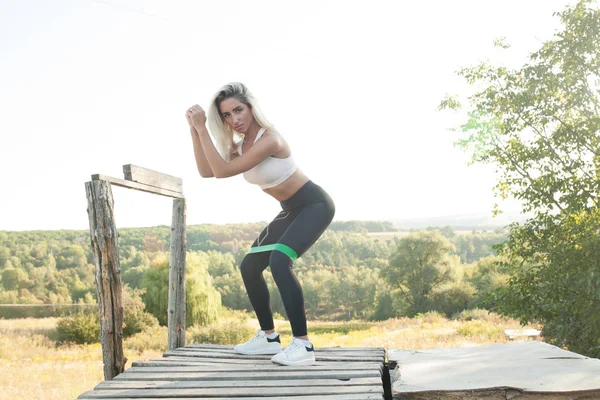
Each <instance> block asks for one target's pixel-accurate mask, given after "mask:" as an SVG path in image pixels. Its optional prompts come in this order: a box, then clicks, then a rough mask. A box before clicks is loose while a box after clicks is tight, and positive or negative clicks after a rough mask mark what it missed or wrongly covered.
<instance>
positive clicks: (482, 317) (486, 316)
mask: <svg viewBox="0 0 600 400" xmlns="http://www.w3.org/2000/svg"><path fill="white" fill-rule="evenodd" d="M452 318H453V319H456V320H459V321H472V320H479V321H488V322H497V321H499V320H501V319H502V317H500V316H499V315H498V314H496V313H493V312H491V311H488V310H484V309H481V308H474V309H472V310H463V311H461V312H460V313H457V314H454V315H453V317H452Z"/></svg>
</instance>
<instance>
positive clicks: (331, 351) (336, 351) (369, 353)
mask: <svg viewBox="0 0 600 400" xmlns="http://www.w3.org/2000/svg"><path fill="white" fill-rule="evenodd" d="M179 350H184V351H195V352H209V353H225V354H238V355H243V354H240V353H237V352H236V351H234V350H233V348H231V349H225V348H201V347H192V346H190V345H187V346H185V347H182V348H180V349H179ZM315 351H318V352H320V353H329V354H331V355H335V354H339V355H357V356H363V357H364V356H374V357H378V356H385V351H384V350H369V351H367V350H349V349H330V348H327V347H317V346H315Z"/></svg>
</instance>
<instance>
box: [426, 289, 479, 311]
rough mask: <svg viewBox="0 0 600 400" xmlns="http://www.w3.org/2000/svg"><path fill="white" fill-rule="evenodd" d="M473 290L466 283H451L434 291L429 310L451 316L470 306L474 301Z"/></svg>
mask: <svg viewBox="0 0 600 400" xmlns="http://www.w3.org/2000/svg"><path fill="white" fill-rule="evenodd" d="M475 292H476V290H475V288H474V287H473V286H472V285H470V284H469V283H467V282H452V283H448V284H445V285H442V286H440V287H439V288H436V289H434V291H433V293H432V295H431V308H432V309H434V310H437V311H440V312H442V313H444V314H445V315H446V316H451V315H454V314H456V313H459V312H461V311H463V310H465V309H467V308H469V307H470V306H471V304H473V301H474V300H475Z"/></svg>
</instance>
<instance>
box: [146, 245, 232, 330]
mask: <svg viewBox="0 0 600 400" xmlns="http://www.w3.org/2000/svg"><path fill="white" fill-rule="evenodd" d="M154 257H155V258H154V261H153V264H152V266H151V267H150V269H149V270H148V271H147V272H146V274H145V275H144V277H143V278H142V288H143V289H145V293H143V294H142V299H143V300H144V303H145V304H146V310H148V312H149V313H151V314H152V315H154V316H155V317H156V319H158V322H159V323H160V324H161V325H163V326H164V325H167V308H168V305H169V259H168V254H166V253H157V254H155V256H154ZM185 286H186V288H185V289H186V290H185V293H186V325H187V326H193V325H206V324H209V323H211V322H214V321H216V319H217V311H218V308H219V307H220V306H221V296H220V294H219V292H218V291H217V290H216V289H215V288H214V287H213V286H212V282H211V279H210V275H209V274H208V271H207V266H206V265H205V264H203V263H202V256H201V255H198V254H196V253H195V252H189V253H188V254H187V256H186V276H185Z"/></svg>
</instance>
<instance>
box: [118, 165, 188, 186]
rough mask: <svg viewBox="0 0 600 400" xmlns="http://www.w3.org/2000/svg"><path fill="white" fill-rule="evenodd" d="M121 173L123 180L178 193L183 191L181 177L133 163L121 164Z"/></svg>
mask: <svg viewBox="0 0 600 400" xmlns="http://www.w3.org/2000/svg"><path fill="white" fill-rule="evenodd" d="M123 174H125V180H127V181H132V182H137V183H141V184H144V185H148V186H154V187H156V188H160V189H166V190H171V191H173V192H178V193H182V192H183V183H182V181H181V178H176V177H174V176H171V175H167V174H163V173H162V172H158V171H153V170H151V169H148V168H144V167H139V166H137V165H133V164H126V165H123Z"/></svg>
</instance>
